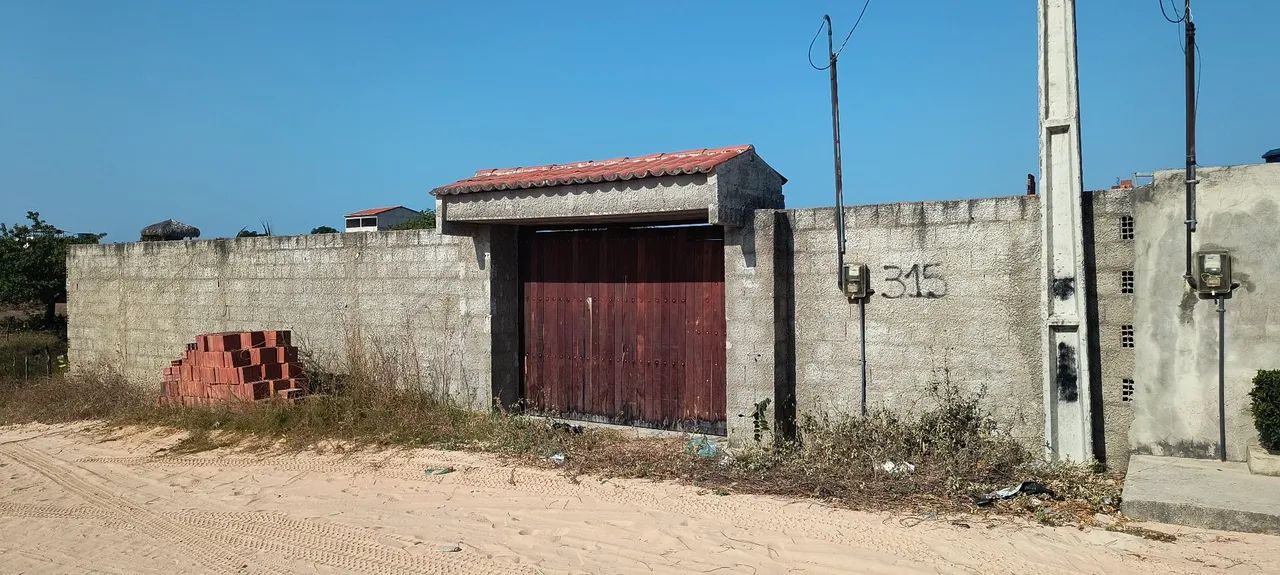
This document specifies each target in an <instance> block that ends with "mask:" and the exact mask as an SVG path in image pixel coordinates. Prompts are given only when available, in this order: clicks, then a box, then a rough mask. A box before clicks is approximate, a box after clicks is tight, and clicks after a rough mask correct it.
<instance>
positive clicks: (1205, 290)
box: [1196, 250, 1235, 299]
mask: <svg viewBox="0 0 1280 575" xmlns="http://www.w3.org/2000/svg"><path fill="white" fill-rule="evenodd" d="M1233 287H1235V286H1233V285H1232V283H1231V254H1230V253H1229V252H1227V251H1226V250H1204V251H1199V252H1196V294H1197V295H1199V296H1200V297H1201V298H1203V299H1216V298H1220V297H1222V298H1229V297H1231V290H1232V288H1233Z"/></svg>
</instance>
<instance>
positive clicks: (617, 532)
mask: <svg viewBox="0 0 1280 575" xmlns="http://www.w3.org/2000/svg"><path fill="white" fill-rule="evenodd" d="M178 439H179V437H178V436H168V437H163V436H160V435H158V434H157V432H136V433H127V434H126V433H119V432H116V433H115V434H114V435H108V433H107V432H104V431H101V430H94V429H91V428H86V426H83V425H82V426H34V425H33V426H16V427H8V428H0V487H2V488H0V572H3V573H367V574H384V573H386V574H390V573H467V574H477V575H485V574H491V573H493V574H497V573H722V574H727V573H752V574H764V573H1017V574H1036V573H1136V572H1150V573H1215V572H1224V571H1227V572H1230V573H1280V538H1272V537H1266V536H1259V535H1242V534H1227V533H1217V532H1210V531H1202V530H1192V529H1183V528H1177V527H1172V526H1159V528H1161V529H1163V530H1166V531H1170V532H1175V533H1177V534H1178V535H1179V540H1178V541H1177V542H1176V543H1159V542H1154V541H1149V540H1145V539H1141V538H1137V537H1133V536H1129V535H1123V534H1117V533H1110V532H1106V531H1103V530H1096V529H1091V530H1085V531H1080V530H1076V529H1071V528H1056V529H1051V528H1045V527H1039V526H1032V525H1010V524H1008V523H1007V522H1001V523H1000V524H987V523H986V522H984V521H983V520H982V519H981V518H978V517H973V518H966V519H964V520H963V521H964V522H965V523H966V524H967V525H968V527H965V526H961V525H954V524H951V523H950V522H947V521H943V520H937V519H927V520H922V518H908V517H903V516H895V515H886V514H871V513H860V512H852V511H845V510H835V509H830V508H827V507H824V506H821V505H817V504H813V503H809V502H797V501H789V500H782V499H776V498H770V497H760V496H750V495H730V496H717V495H714V494H710V493H703V492H700V491H699V490H698V489H696V488H692V487H686V486H677V485H669V484H659V483H652V482H645V481H630V480H627V481H616V480H612V481H607V482H602V481H600V480H598V479H592V478H583V479H581V480H580V481H578V482H574V481H571V480H569V479H567V478H565V477H563V476H561V475H559V474H556V473H555V472H553V471H547V470H539V469H528V468H521V467H517V468H512V467H509V466H504V465H503V464H501V463H500V462H498V461H496V460H494V459H492V458H489V457H484V456H477V455H473V454H465V453H456V452H440V451H428V450H415V451H411V452H403V451H398V452H382V453H370V452H360V453H356V454H345V455H344V454H328V455H325V454H318V453H303V454H290V455H270V456H267V455H262V454H254V453H233V452H222V451H220V452H211V453H204V454H199V455H193V456H166V455H165V454H164V453H165V451H166V450H167V448H168V447H169V446H171V445H173V444H174V443H175V442H176V441H177V440H178ZM443 467H452V468H453V469H454V471H453V472H451V473H447V474H443V475H428V474H426V473H425V470H426V469H427V468H443Z"/></svg>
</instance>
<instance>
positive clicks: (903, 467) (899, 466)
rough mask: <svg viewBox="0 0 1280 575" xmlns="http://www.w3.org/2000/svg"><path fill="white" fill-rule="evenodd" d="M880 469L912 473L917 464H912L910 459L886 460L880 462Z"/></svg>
mask: <svg viewBox="0 0 1280 575" xmlns="http://www.w3.org/2000/svg"><path fill="white" fill-rule="evenodd" d="M880 469H883V470H884V471H885V472H886V473H891V474H894V475H898V474H902V473H911V472H913V471H915V470H916V466H915V465H912V464H911V462H910V461H900V462H898V463H894V462H892V461H886V462H884V463H882V464H880Z"/></svg>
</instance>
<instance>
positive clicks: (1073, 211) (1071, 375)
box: [1037, 0, 1093, 461]
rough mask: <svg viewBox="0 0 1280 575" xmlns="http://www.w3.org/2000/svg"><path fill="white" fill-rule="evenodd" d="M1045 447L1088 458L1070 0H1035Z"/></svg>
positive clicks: (1089, 436) (1077, 123)
mask: <svg viewBox="0 0 1280 575" xmlns="http://www.w3.org/2000/svg"><path fill="white" fill-rule="evenodd" d="M1037 1H1038V24H1039V50H1038V53H1037V58H1038V67H1039V80H1040V90H1039V96H1040V106H1039V108H1040V182H1041V209H1040V229H1041V234H1042V235H1041V238H1042V242H1043V246H1042V250H1043V251H1042V254H1043V257H1042V259H1041V262H1042V264H1041V265H1042V275H1041V277H1042V279H1043V283H1042V285H1041V317H1042V318H1043V320H1044V322H1043V325H1042V326H1041V329H1042V333H1043V342H1044V369H1043V372H1044V412H1045V447H1046V449H1047V450H1048V452H1049V454H1050V455H1051V456H1052V457H1054V458H1057V459H1068V460H1072V461H1087V460H1089V459H1092V458H1093V437H1092V415H1091V413H1090V397H1089V395H1090V388H1089V381H1090V380H1089V357H1088V355H1089V346H1088V344H1087V342H1088V341H1089V340H1088V333H1087V332H1088V327H1089V326H1088V323H1087V322H1086V321H1084V318H1085V297H1084V294H1085V293H1086V292H1085V285H1084V284H1085V271H1084V257H1083V256H1084V243H1083V238H1084V232H1083V225H1082V224H1083V222H1082V219H1081V210H1080V201H1081V198H1080V196H1081V194H1082V193H1083V192H1084V187H1083V183H1082V176H1081V167H1080V98H1079V94H1078V77H1077V75H1076V3H1075V0H1037Z"/></svg>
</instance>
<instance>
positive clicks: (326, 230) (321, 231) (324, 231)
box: [311, 226, 338, 234]
mask: <svg viewBox="0 0 1280 575" xmlns="http://www.w3.org/2000/svg"><path fill="white" fill-rule="evenodd" d="M311 233H313V234H336V233H338V230H336V229H333V228H331V227H329V226H320V227H315V228H311Z"/></svg>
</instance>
